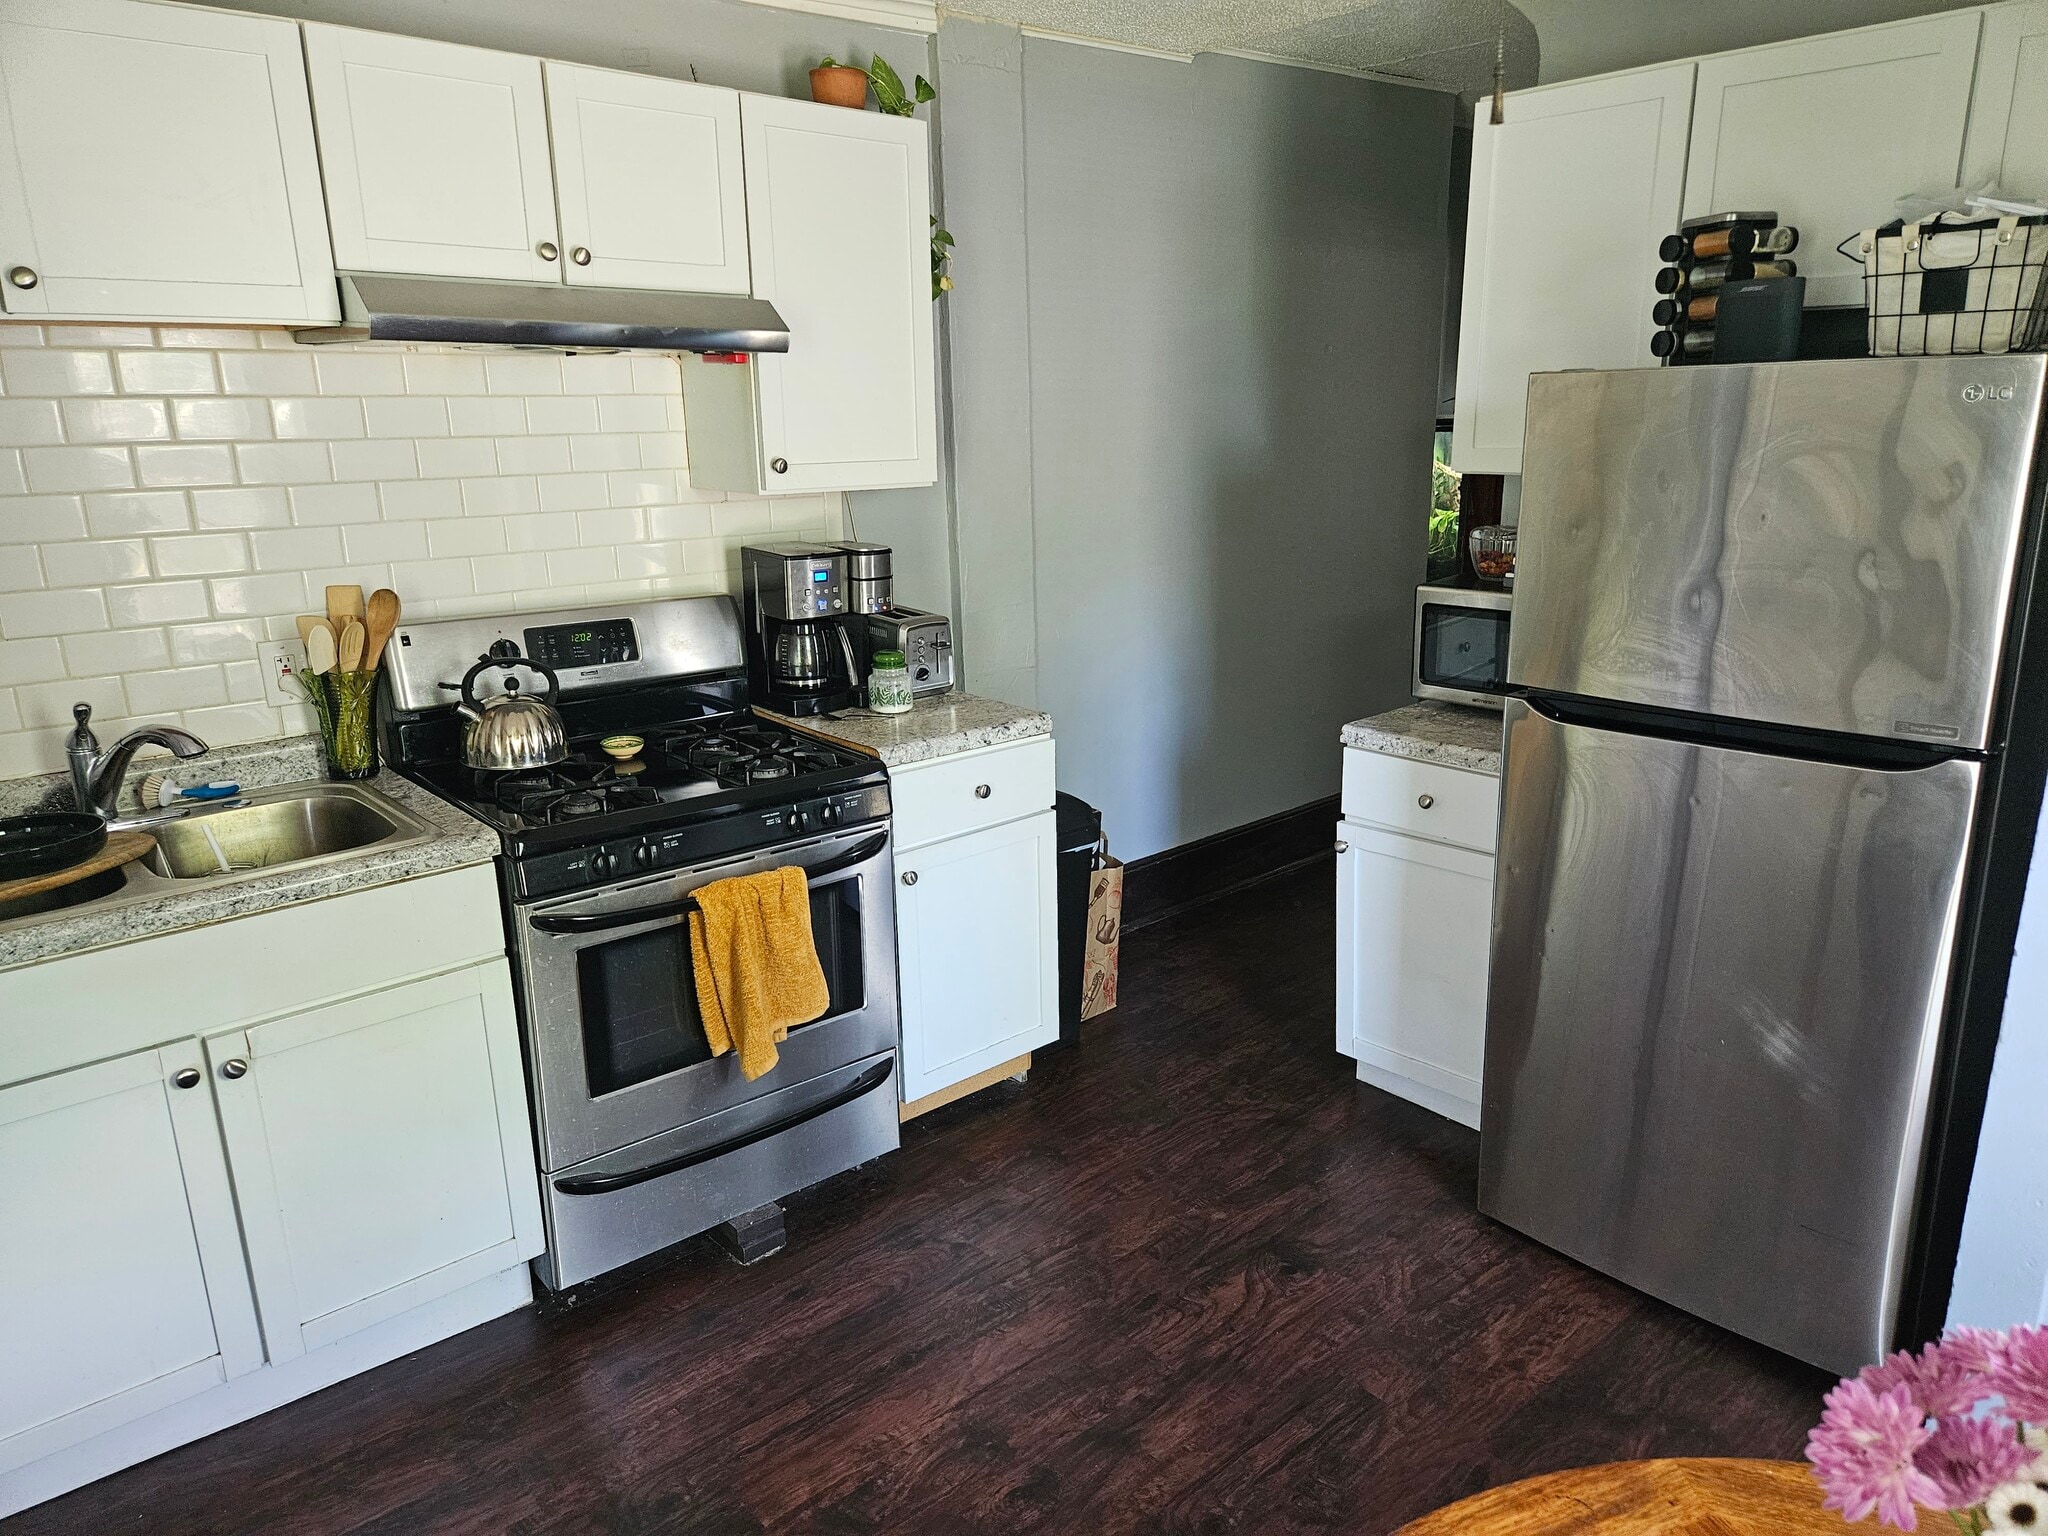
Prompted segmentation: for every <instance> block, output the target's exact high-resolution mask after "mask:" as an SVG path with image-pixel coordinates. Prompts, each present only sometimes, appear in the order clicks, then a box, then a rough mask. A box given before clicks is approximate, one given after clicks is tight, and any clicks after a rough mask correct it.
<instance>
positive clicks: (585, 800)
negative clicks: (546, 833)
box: [548, 789, 605, 821]
mask: <svg viewBox="0 0 2048 1536" xmlns="http://www.w3.org/2000/svg"><path fill="white" fill-rule="evenodd" d="M604 808H605V796H604V795H603V794H602V793H601V792H599V791H597V790H580V789H576V790H571V791H569V792H568V793H567V794H565V795H563V796H562V798H561V799H559V800H557V801H555V803H554V804H553V805H551V806H549V807H548V820H550V821H574V820H575V819H576V818H577V817H579V816H595V815H596V814H597V813H598V812H599V811H602V810H603V809H604Z"/></svg>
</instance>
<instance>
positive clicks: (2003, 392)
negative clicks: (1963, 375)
mask: <svg viewBox="0 0 2048 1536" xmlns="http://www.w3.org/2000/svg"><path fill="white" fill-rule="evenodd" d="M1963 398H1964V399H1965V400H1967V401H1968V402H1969V403H1970V404H1971V405H1976V404H1977V403H1978V402H1980V401H1984V400H2010V399H2011V398H2012V386H2011V385H2010V384H1965V385H1964V386H1963Z"/></svg>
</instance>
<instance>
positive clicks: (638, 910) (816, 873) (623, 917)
mask: <svg viewBox="0 0 2048 1536" xmlns="http://www.w3.org/2000/svg"><path fill="white" fill-rule="evenodd" d="M888 842H889V834H888V833H886V832H877V833H876V834H875V835H874V836H873V837H871V838H869V839H868V840H867V841H866V842H864V843H858V844H856V845H855V846H854V847H852V848H849V849H848V850H847V851H846V852H845V853H842V854H840V855H839V856H838V857H837V858H832V859H827V860H826V861H825V862H824V863H822V864H811V865H806V866H805V867H804V874H805V876H806V877H807V878H808V879H811V880H819V879H823V878H824V877H825V876H826V875H836V874H840V873H842V872H843V871H845V870H849V869H852V868H853V867H854V866H855V865H856V864H865V863H867V861H868V860H869V859H872V858H873V857H874V856H875V855H876V854H878V853H880V852H881V851H882V849H883V848H884V847H886V846H887V845H888ZM696 910H697V898H696V897H694V896H685V897H684V898H683V899H682V900H680V901H664V902H661V903H660V904H658V905H656V906H652V907H635V908H633V909H632V910H631V911H630V912H593V913H590V914H589V915H587V916H584V917H564V916H558V915H556V914H553V913H549V914H546V915H544V916H541V917H532V918H528V919H527V921H528V922H530V923H532V924H533V926H534V927H536V928H538V929H539V930H540V931H541V932H542V933H603V932H604V931H605V930H606V929H609V928H630V927H632V926H633V925H634V924H635V923H651V922H654V921H655V920H656V919H658V918H664V917H681V916H682V915H683V914H684V913H685V912H694V911H696Z"/></svg>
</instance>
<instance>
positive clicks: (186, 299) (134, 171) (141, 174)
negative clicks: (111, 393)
mask: <svg viewBox="0 0 2048 1536" xmlns="http://www.w3.org/2000/svg"><path fill="white" fill-rule="evenodd" d="M0 273H5V274H6V275H5V278H4V280H0V309H4V310H5V311H6V313H8V314H9V315H13V316H16V317H20V318H37V319H130V318H133V319H139V320H179V321H191V320H203V321H227V322H243V323H245V322H250V321H257V322H262V321H272V322H276V323H279V324H289V323H294V322H296V323H299V324H304V323H305V322H307V321H309V320H313V321H319V320H328V321H331V320H334V319H336V318H337V317H338V312H337V308H336V301H335V289H334V268H333V264H332V262H331V261H330V259H329V256H328V250H327V229H326V221H325V220H324V219H323V217H322V216H321V208H320V167H319V162H318V159H317V158H316V156H315V154H314V149H313V133H312V118H311V114H310V112H309V110H308V107H307V103H306V75H305V66H304V63H303V61H302V60H301V58H300V56H299V38H298V28H297V26H296V25H294V24H293V23H291V22H289V21H276V20H272V19H270V18H268V17H258V16H238V15H233V14H230V13H228V12H223V11H205V10H191V9H186V8H184V7H182V6H170V5H146V4H137V3H133V0H0Z"/></svg>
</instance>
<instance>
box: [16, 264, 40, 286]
mask: <svg viewBox="0 0 2048 1536" xmlns="http://www.w3.org/2000/svg"><path fill="white" fill-rule="evenodd" d="M7 281H9V282H10V283H12V284H14V286H15V287H17V288H33V287H35V285H36V284H37V283H39V282H41V281H42V279H41V278H39V277H37V276H36V269H35V268H34V267H14V268H12V269H10V270H9V271H8V274H7Z"/></svg>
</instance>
